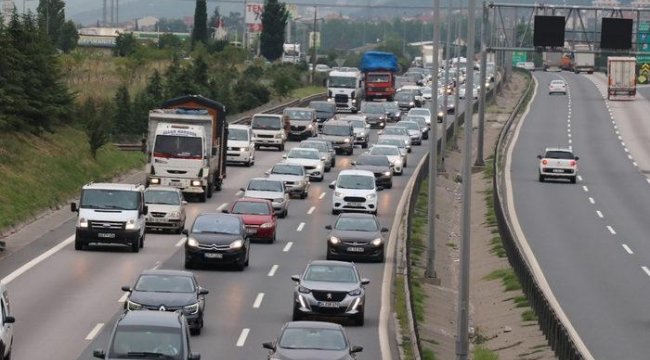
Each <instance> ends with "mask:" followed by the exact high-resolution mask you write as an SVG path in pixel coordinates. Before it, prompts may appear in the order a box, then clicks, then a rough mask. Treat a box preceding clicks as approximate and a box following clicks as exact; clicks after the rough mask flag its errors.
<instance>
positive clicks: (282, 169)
mask: <svg viewBox="0 0 650 360" xmlns="http://www.w3.org/2000/svg"><path fill="white" fill-rule="evenodd" d="M266 175H267V176H268V178H269V179H276V180H282V182H283V183H284V186H285V188H286V189H287V192H288V194H289V195H295V196H298V197H300V198H301V199H304V198H306V197H307V194H308V193H309V187H310V185H311V183H310V182H309V175H307V172H305V168H304V167H303V166H302V165H300V164H292V163H290V162H286V161H282V162H279V163H277V164H275V165H273V167H272V168H271V169H269V170H268V171H267V172H266Z"/></svg>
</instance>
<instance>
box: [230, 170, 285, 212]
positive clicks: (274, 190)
mask: <svg viewBox="0 0 650 360" xmlns="http://www.w3.org/2000/svg"><path fill="white" fill-rule="evenodd" d="M240 190H242V191H243V192H244V197H248V198H258V199H266V200H270V201H271V203H272V204H273V210H274V211H275V214H276V215H278V216H279V217H281V218H284V217H286V216H287V214H289V194H288V191H287V190H286V188H285V186H284V181H282V180H278V179H268V178H252V179H250V180H249V181H248V185H246V187H245V188H241V189H240Z"/></svg>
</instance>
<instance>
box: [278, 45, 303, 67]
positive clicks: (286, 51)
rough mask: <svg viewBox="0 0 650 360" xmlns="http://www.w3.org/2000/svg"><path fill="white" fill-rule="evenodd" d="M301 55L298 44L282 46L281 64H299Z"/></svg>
mask: <svg viewBox="0 0 650 360" xmlns="http://www.w3.org/2000/svg"><path fill="white" fill-rule="evenodd" d="M301 58H302V54H301V52H300V44H283V45H282V62H283V63H292V64H297V63H299V62H300V60H301Z"/></svg>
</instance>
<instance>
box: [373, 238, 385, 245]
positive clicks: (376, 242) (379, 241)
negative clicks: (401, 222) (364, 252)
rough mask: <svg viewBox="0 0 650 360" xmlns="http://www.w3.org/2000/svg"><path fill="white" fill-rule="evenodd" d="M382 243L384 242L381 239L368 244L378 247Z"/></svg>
mask: <svg viewBox="0 0 650 360" xmlns="http://www.w3.org/2000/svg"><path fill="white" fill-rule="evenodd" d="M383 242H384V240H382V238H376V239H374V240H373V241H371V242H370V243H371V244H372V245H374V246H380V245H381V244H382V243H383Z"/></svg>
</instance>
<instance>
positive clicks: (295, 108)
mask: <svg viewBox="0 0 650 360" xmlns="http://www.w3.org/2000/svg"><path fill="white" fill-rule="evenodd" d="M284 110H299V111H315V110H314V108H310V107H287V108H284Z"/></svg>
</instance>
